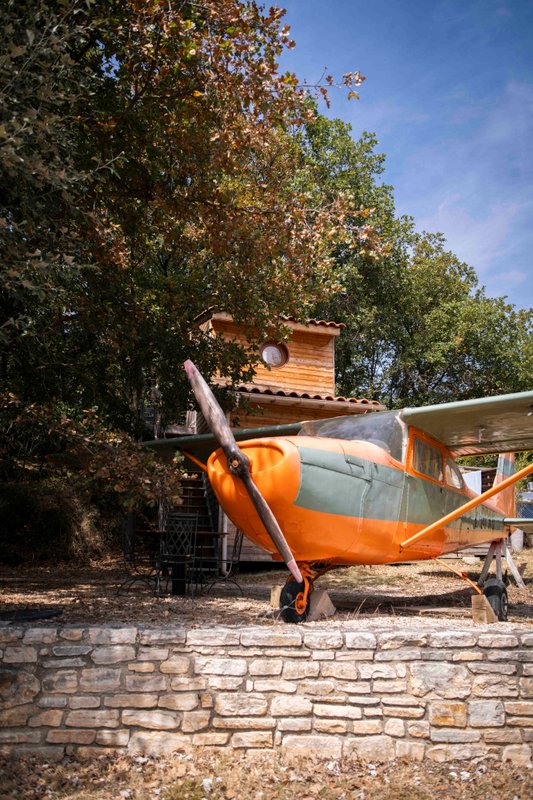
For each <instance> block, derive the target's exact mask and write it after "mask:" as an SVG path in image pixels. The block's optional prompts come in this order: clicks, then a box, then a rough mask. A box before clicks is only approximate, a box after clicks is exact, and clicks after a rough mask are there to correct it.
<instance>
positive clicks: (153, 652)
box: [137, 646, 169, 661]
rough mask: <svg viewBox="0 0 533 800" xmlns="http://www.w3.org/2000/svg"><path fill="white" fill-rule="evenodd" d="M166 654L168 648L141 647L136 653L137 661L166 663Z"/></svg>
mask: <svg viewBox="0 0 533 800" xmlns="http://www.w3.org/2000/svg"><path fill="white" fill-rule="evenodd" d="M168 653H169V649H168V647H155V646H154V647H146V646H141V647H139V650H138V652H137V661H166V660H167V658H168Z"/></svg>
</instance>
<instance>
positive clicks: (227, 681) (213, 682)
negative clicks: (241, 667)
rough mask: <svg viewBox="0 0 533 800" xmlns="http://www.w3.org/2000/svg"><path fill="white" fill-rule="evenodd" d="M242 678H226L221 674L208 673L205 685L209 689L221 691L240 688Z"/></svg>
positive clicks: (242, 681)
mask: <svg viewBox="0 0 533 800" xmlns="http://www.w3.org/2000/svg"><path fill="white" fill-rule="evenodd" d="M243 683H244V678H242V677H241V678H226V677H224V676H222V675H210V676H209V678H208V680H207V685H208V686H209V688H210V689H214V690H217V691H221V692H227V691H230V692H231V691H235V690H236V689H242V688H243Z"/></svg>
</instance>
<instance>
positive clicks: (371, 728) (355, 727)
mask: <svg viewBox="0 0 533 800" xmlns="http://www.w3.org/2000/svg"><path fill="white" fill-rule="evenodd" d="M352 731H353V732H354V733H356V734H358V735H360V736H361V735H364V736H372V734H375V733H383V722H382V720H380V719H362V720H354V722H353V723H352Z"/></svg>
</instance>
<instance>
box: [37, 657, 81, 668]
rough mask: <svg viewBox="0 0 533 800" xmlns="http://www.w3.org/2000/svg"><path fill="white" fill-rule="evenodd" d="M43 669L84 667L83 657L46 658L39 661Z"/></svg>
mask: <svg viewBox="0 0 533 800" xmlns="http://www.w3.org/2000/svg"><path fill="white" fill-rule="evenodd" d="M41 666H42V667H44V668H45V669H67V668H72V667H84V666H85V661H84V660H83V658H48V659H47V660H46V661H42V662H41Z"/></svg>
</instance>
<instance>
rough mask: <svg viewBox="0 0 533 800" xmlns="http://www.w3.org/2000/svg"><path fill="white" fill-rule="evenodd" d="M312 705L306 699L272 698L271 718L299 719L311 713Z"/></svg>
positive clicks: (294, 697)
mask: <svg viewBox="0 0 533 800" xmlns="http://www.w3.org/2000/svg"><path fill="white" fill-rule="evenodd" d="M312 710H313V704H312V703H311V701H310V700H308V699H307V698H306V697H298V696H292V695H291V696H289V695H286V696H285V697H274V699H273V700H272V704H271V706H270V713H271V714H272V716H273V717H299V716H307V715H310V714H311V713H312Z"/></svg>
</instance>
